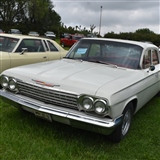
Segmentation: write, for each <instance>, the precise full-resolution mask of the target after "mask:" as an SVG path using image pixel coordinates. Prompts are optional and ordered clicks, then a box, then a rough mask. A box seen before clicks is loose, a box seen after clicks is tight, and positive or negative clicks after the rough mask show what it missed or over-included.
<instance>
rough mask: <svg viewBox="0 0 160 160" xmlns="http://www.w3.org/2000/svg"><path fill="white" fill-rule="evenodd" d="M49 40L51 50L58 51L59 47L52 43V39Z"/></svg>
mask: <svg viewBox="0 0 160 160" xmlns="http://www.w3.org/2000/svg"><path fill="white" fill-rule="evenodd" d="M47 42H48V45H49V48H50V51H58V49H57V48H56V47H55V46H54V44H53V43H51V42H50V41H47Z"/></svg>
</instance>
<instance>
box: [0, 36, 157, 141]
mask: <svg viewBox="0 0 160 160" xmlns="http://www.w3.org/2000/svg"><path fill="white" fill-rule="evenodd" d="M158 52H159V51H158V47H157V46H155V45H153V44H149V43H143V42H136V41H129V40H118V39H107V38H83V39H80V40H79V41H78V42H77V43H76V44H75V45H74V46H73V47H72V48H71V49H70V50H69V52H68V54H67V55H66V57H65V58H63V59H61V60H56V61H50V62H44V63H36V64H31V65H27V66H21V67H16V68H11V69H8V70H6V71H4V72H3V73H2V74H1V85H2V87H3V89H1V90H0V95H1V98H2V100H4V101H6V102H7V103H9V104H12V105H13V106H15V107H18V108H20V109H22V110H25V111H28V112H31V113H33V114H34V115H35V116H37V117H41V118H44V119H46V120H48V121H58V122H61V123H65V124H68V125H71V126H73V127H77V128H81V129H85V130H89V131H94V132H98V133H101V134H105V135H109V138H110V140H112V141H114V142H120V141H121V140H122V139H123V138H124V137H125V136H126V135H127V133H128V131H129V128H130V126H131V122H132V118H133V115H134V114H135V113H136V112H137V111H138V110H140V108H142V106H144V105H145V104H146V103H147V102H148V101H149V100H151V98H153V97H154V96H155V95H160V57H159V54H158ZM153 116H154V115H153ZM157 127H158V126H157ZM46 134H47V133H46Z"/></svg>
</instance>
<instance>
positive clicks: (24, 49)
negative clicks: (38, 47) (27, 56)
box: [20, 48, 28, 55]
mask: <svg viewBox="0 0 160 160" xmlns="http://www.w3.org/2000/svg"><path fill="white" fill-rule="evenodd" d="M27 51H28V48H22V52H21V53H20V55H22V54H24V52H27Z"/></svg>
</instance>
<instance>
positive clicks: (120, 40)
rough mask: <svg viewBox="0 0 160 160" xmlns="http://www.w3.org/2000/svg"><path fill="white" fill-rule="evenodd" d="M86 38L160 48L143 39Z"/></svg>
mask: <svg viewBox="0 0 160 160" xmlns="http://www.w3.org/2000/svg"><path fill="white" fill-rule="evenodd" d="M83 39H86V40H102V41H106V40H108V41H113V42H122V43H130V44H135V45H139V46H141V47H143V48H147V47H156V48H158V47H157V46H156V45H154V44H151V43H146V42H141V41H133V40H124V39H114V38H88V37H87V38H83Z"/></svg>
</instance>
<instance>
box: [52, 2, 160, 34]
mask: <svg viewBox="0 0 160 160" xmlns="http://www.w3.org/2000/svg"><path fill="white" fill-rule="evenodd" d="M51 1H52V2H53V5H54V10H55V11H56V12H57V13H58V14H59V15H60V16H61V22H62V23H64V25H66V26H67V27H69V26H71V27H75V26H81V29H83V28H84V27H85V28H86V29H88V30H90V26H91V25H93V26H95V29H94V30H93V32H98V33H100V35H101V36H104V34H105V33H108V32H114V33H120V32H135V31H136V30H138V29H144V28H148V29H149V30H151V31H153V32H154V33H156V34H160V0H91V1H90V0H51Z"/></svg>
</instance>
